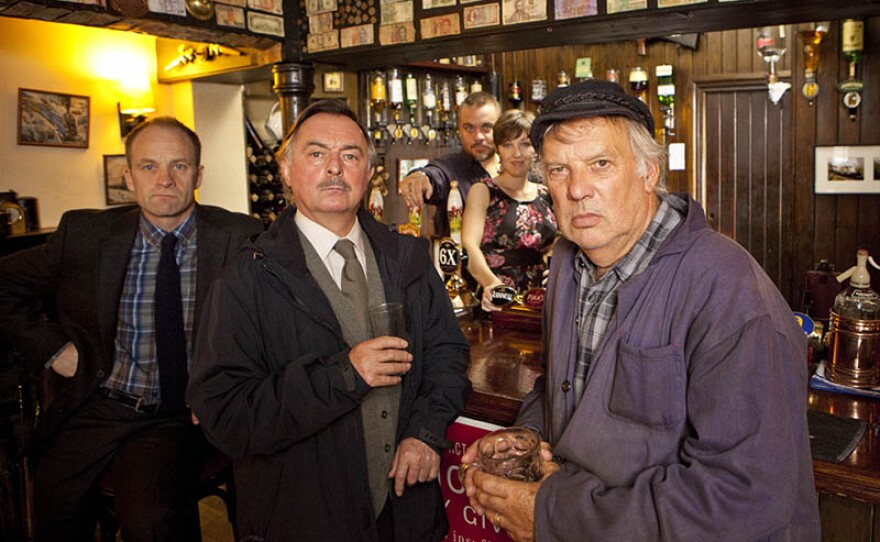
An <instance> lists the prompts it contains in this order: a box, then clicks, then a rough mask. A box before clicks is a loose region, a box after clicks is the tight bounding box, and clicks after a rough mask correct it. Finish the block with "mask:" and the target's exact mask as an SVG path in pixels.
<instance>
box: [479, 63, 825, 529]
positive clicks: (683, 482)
mask: <svg viewBox="0 0 880 542" xmlns="http://www.w3.org/2000/svg"><path fill="white" fill-rule="evenodd" d="M653 133H654V121H653V119H652V117H651V113H650V111H649V110H648V108H647V107H646V106H645V105H644V104H643V103H642V102H640V101H638V100H636V99H635V98H632V97H629V96H627V95H626V94H625V93H624V92H623V90H622V89H621V88H620V87H619V86H617V85H616V84H614V83H609V82H605V81H595V80H593V81H586V82H583V83H579V84H577V85H573V86H570V87H567V88H563V89H558V90H557V91H555V92H554V93H553V94H551V95H550V96H549V97H548V98H547V99H546V100H545V101H544V103H543V112H542V113H541V115H539V116H538V118H537V119H536V121H535V123H534V124H533V126H532V129H531V139H532V142H533V144H534V146H535V148H536V149H538V151H539V153H540V157H541V163H542V167H543V170H544V175H545V179H546V181H545V182H546V183H547V186H548V187H549V189H550V193H551V195H552V197H553V202H554V208H555V210H556V217H557V220H558V224H559V227H560V229H561V231H562V232H563V234H564V236H565V239H560V241H559V242H558V243H557V244H556V248H555V250H554V256H553V261H552V264H551V269H550V281H549V285H548V301H547V303H546V305H545V306H544V311H545V315H544V316H545V322H544V337H543V341H544V346H543V353H542V354H543V363H544V364H545V373H544V376H543V377H542V378H540V379H539V380H538V381H537V382H536V384H535V388H534V390H533V391H532V392H531V393H530V394H529V395H528V396H527V397H526V399H525V401H524V402H523V407H522V410H521V411H520V414H519V417H518V419H517V425H524V426H526V427H529V428H531V429H534V430H536V431H538V432H539V433H540V434H541V436H542V438H543V439H544V440H545V443H544V446H545V453H544V458H545V460H547V461H548V462H547V463H545V469H544V476H543V478H542V479H541V480H539V481H538V482H532V483H526V482H515V481H509V480H506V479H503V478H500V477H497V476H492V475H490V474H487V473H484V472H480V471H478V470H477V469H468V470H467V472H466V479H465V486H466V489H467V494H468V496H469V497H470V498H471V503H472V504H473V505H474V506H475V507H476V508H477V510H478V511H479V512H481V513H483V514H485V515H486V517H488V518H489V519H490V520H491V521H492V522H493V523H494V524H495V525H496V526H499V527H501V528H504V529H505V530H506V531H507V532H508V533H509V534H510V535H511V537H512V538H513V539H514V540H516V541H527V540H529V541H530V540H540V541H541V542H552V541H577V542H587V541H591V540H596V541H608V540H627V541H629V540H638V541H650V540H664V541H675V542H686V541H695V542H696V541H699V542H702V541H707V540H713V541H719V540H740V541H757V540H761V541H783V540H784V541H791V542H798V541H814V540H819V537H820V526H819V515H818V507H817V500H816V494H815V490H814V486H813V474H812V462H811V458H810V445H809V437H808V431H807V420H806V406H807V404H806V392H807V364H806V362H805V356H806V352H807V345H806V341H805V338H804V334H803V332H801V330H800V329H799V328H798V327H797V325H796V323H795V321H794V318H793V317H792V314H791V311H790V309H789V307H788V306H787V304H786V302H785V300H784V299H783V297H782V296H781V295H780V293H779V292H778V290H777V289H776V288H775V286H774V285H773V283H772V282H771V281H770V279H769V278H768V277H767V276H766V274H765V273H764V271H763V270H762V269H761V267H760V265H758V263H757V262H755V260H754V259H753V258H752V257H751V256H750V255H749V253H748V252H747V251H746V250H744V249H743V248H742V247H740V246H739V245H737V244H736V243H735V242H733V241H732V240H730V239H728V238H726V237H724V236H722V235H720V234H718V233H717V232H715V231H713V230H712V229H711V228H709V226H708V225H707V224H706V218H705V216H704V215H703V212H702V209H701V208H700V206H699V204H697V203H696V202H695V201H694V200H693V199H691V198H690V197H688V196H687V195H684V194H668V193H667V192H666V190H665V188H664V185H665V179H664V171H665V165H666V151H665V149H664V148H663V147H662V146H660V145H658V144H657V143H656V142H655V141H654V139H653V137H652V134H653ZM549 449H552V455H553V456H555V458H556V462H555V463H550V462H549V460H550V457H551V453H550V451H549ZM475 456H476V454H475V446H471V448H469V450H468V451H467V452H466V453H465V455H464V456H463V457H462V462H463V464H470V463H471V462H472V461H474V459H475Z"/></svg>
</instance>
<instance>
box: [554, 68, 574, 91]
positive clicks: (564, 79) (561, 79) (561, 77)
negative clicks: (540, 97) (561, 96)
mask: <svg viewBox="0 0 880 542" xmlns="http://www.w3.org/2000/svg"><path fill="white" fill-rule="evenodd" d="M570 84H571V77H569V76H568V74H567V73H566V72H565V70H559V74H558V75H557V76H556V88H562V87H567V86H568V85H570Z"/></svg>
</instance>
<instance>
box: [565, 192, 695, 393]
mask: <svg viewBox="0 0 880 542" xmlns="http://www.w3.org/2000/svg"><path fill="white" fill-rule="evenodd" d="M674 197H675V196H670V198H674ZM681 221H682V215H681V214H680V213H679V211H677V210H676V209H674V208H673V207H672V206H671V205H670V204H669V198H665V199H663V200H662V201H661V203H660V207H659V208H658V209H657V213H656V214H655V215H654V218H653V219H652V220H651V223H650V224H648V229H647V230H645V233H643V234H642V236H641V237H640V238H639V240H638V241H636V244H635V245H634V246H633V248H632V249H631V250H630V251H629V252H628V253H627V254H626V255H625V256H624V257H623V258H621V259H620V260H619V261H618V262H617V263H616V264H614V266H612V267H611V269H609V270H607V271H606V272H605V274H604V275H603V276H602V277H600V278H598V279H597V278H596V266H595V265H593V263H592V262H591V261H590V260H589V259H588V258H587V257H586V256H585V255H584V253H583V252H581V253H579V254H578V256H577V267H578V269H579V270H580V278H579V279H578V291H579V294H578V314H579V315H580V317H579V318H578V322H577V325H578V337H579V338H580V341H579V344H578V354H577V356H578V358H577V370H576V372H575V379H574V392H575V401H576V402H578V403H579V402H580V400H581V398H582V397H583V395H584V387H585V383H586V378H587V373H588V372H589V370H590V364H591V363H592V361H593V354H594V353H595V351H596V348H597V347H598V346H599V344H600V343H601V342H602V337H604V336H605V330H607V329H608V325H609V324H610V323H611V321H612V320H614V316H615V314H617V289H618V288H619V287H620V285H621V284H623V283H624V282H626V281H627V280H629V279H630V278H632V277H634V276H636V275H638V274H639V273H641V272H642V271H644V270H645V268H646V267H648V264H649V263H651V258H653V257H654V254H655V253H656V252H657V249H658V248H659V247H660V244H661V243H663V240H664V239H666V237H667V236H668V235H669V234H670V232H672V230H673V229H675V227H676V226H677V225H678V224H679V223H680V222H681Z"/></svg>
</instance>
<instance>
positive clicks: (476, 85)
mask: <svg viewBox="0 0 880 542" xmlns="http://www.w3.org/2000/svg"><path fill="white" fill-rule="evenodd" d="M469 91H470V93H471V94H473V93H474V92H483V82H482V81H480V79H479V78H477V79H474V80H473V81H471V84H470V87H469Z"/></svg>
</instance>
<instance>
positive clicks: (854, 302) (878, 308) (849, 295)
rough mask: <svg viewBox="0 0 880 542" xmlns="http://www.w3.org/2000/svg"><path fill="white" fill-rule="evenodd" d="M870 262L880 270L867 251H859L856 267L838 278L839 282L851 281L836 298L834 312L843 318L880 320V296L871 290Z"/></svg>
mask: <svg viewBox="0 0 880 542" xmlns="http://www.w3.org/2000/svg"><path fill="white" fill-rule="evenodd" d="M868 262H870V263H871V265H873V266H874V267H876V268H877V269H880V265H877V262H875V261H874V258H872V257H871V256H869V255H868V251H867V250H864V249H862V250H859V251H858V253H857V254H856V265H855V266H853V267H850V268H849V269H847V270H846V271H844V272H843V273H841V274H840V275H838V276H837V280H838V282H843V281H845V280H846V279H849V287H848V288H846V289H845V290H843V291H842V292H840V293H839V294H837V297H835V298H834V308H833V309H832V310H833V311H834V313H836V314H837V315H838V316H840V317H841V318H852V319H856V320H880V295H878V294H877V292H875V291H874V290H872V289H871V275H870V273H868Z"/></svg>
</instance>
